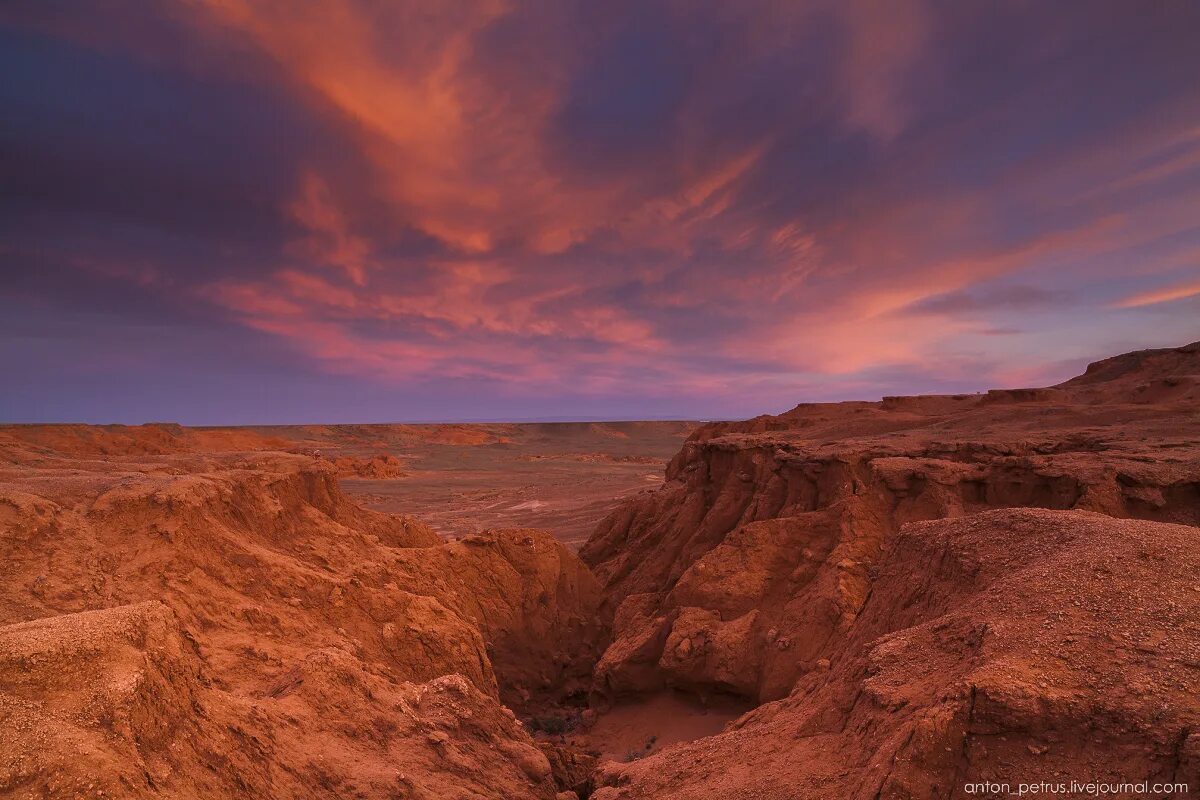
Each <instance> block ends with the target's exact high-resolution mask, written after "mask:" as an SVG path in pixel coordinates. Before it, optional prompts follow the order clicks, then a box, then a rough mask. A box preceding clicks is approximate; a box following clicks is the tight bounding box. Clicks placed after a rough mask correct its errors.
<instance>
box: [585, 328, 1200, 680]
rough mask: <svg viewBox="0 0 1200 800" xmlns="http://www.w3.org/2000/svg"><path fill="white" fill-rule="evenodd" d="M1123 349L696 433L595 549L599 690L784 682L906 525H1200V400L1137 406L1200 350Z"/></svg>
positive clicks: (827, 637) (1185, 397)
mask: <svg viewBox="0 0 1200 800" xmlns="http://www.w3.org/2000/svg"><path fill="white" fill-rule="evenodd" d="M1110 362H1112V364H1110ZM1110 362H1101V365H1100V366H1093V367H1092V368H1090V369H1089V372H1088V374H1087V375H1085V376H1082V377H1081V378H1078V379H1075V380H1074V381H1068V382H1067V383H1065V384H1062V385H1061V386H1059V387H1054V388H1053V389H1052V390H1047V391H1046V392H1041V391H1040V390H1039V391H1034V390H1028V391H1025V390H1022V391H1020V392H1010V393H996V392H993V393H988V394H986V395H974V396H954V397H947V398H910V399H909V401H908V402H904V401H902V399H899V398H890V399H889V400H887V401H884V402H882V403H877V404H870V403H847V404H830V405H815V406H812V405H810V406H802V407H798V408H797V409H795V410H793V411H791V412H788V413H787V414H784V415H781V416H780V417H778V418H757V419H755V420H750V421H748V422H746V423H720V424H717V425H714V426H709V427H707V428H703V429H701V430H699V431H697V433H696V434H695V435H694V436H693V437H692V440H691V441H689V442H688V444H687V445H686V446H685V447H684V449H683V450H682V452H680V454H679V455H678V456H676V458H675V459H674V460H673V461H672V462H671V464H670V465H669V466H668V469H667V482H666V484H665V485H664V487H663V488H662V489H661V490H659V491H657V492H654V493H647V494H642V495H639V496H637V497H636V498H634V499H633V500H632V501H631V502H629V503H628V504H626V505H625V506H624V507H623V508H621V509H620V510H618V511H617V512H615V513H614V514H612V515H610V516H609V517H608V518H607V519H606V520H605V521H604V522H602V523H601V525H600V526H599V528H598V529H597V531H596V532H595V533H594V535H593V536H592V538H591V539H590V540H589V541H588V543H587V544H586V546H585V547H584V548H583V549H582V550H581V556H582V557H583V558H584V560H585V561H587V562H588V563H589V564H591V565H592V566H593V569H594V570H595V572H596V574H597V576H598V577H599V578H600V579H601V580H602V581H603V582H604V583H605V586H606V603H607V613H609V614H612V618H613V637H614V641H613V643H612V644H611V646H610V647H609V648H608V650H607V652H606V653H605V654H604V656H603V658H602V659H601V661H600V662H599V665H598V667H597V670H596V680H595V684H594V691H595V696H596V698H597V700H598V701H599V702H601V703H605V702H608V701H610V700H612V699H614V698H616V697H619V696H621V695H628V694H636V693H642V692H648V691H654V690H657V689H660V688H663V687H677V688H684V689H688V690H691V691H694V692H696V693H698V694H701V695H704V694H706V693H711V692H730V693H735V694H738V695H742V696H745V697H747V698H750V699H752V700H757V701H761V700H771V699H776V698H781V697H784V696H786V695H787V694H788V693H789V692H790V691H791V690H792V687H793V686H794V685H795V684H796V682H797V681H798V680H800V679H801V678H802V677H804V676H805V675H807V674H809V673H812V672H814V671H817V670H820V669H821V663H822V662H823V661H824V659H825V658H826V654H827V651H828V648H829V647H830V643H831V642H836V641H840V640H841V639H842V638H844V637H845V636H847V635H849V633H850V632H851V631H852V630H853V629H854V627H855V623H856V620H857V618H858V616H859V615H860V613H861V612H862V609H863V606H864V604H865V603H866V600H867V598H868V596H869V595H870V593H871V592H872V585H873V581H872V575H873V574H874V573H875V571H876V570H877V569H878V568H879V566H880V563H881V561H880V559H881V557H882V554H883V553H884V552H885V551H886V550H887V548H888V547H889V545H890V542H891V541H892V539H893V537H894V536H895V534H896V532H897V531H898V530H899V529H900V527H901V526H902V525H904V524H905V523H909V522H915V521H920V520H932V519H943V518H955V517H962V516H966V515H971V514H975V513H978V512H981V511H984V510H987V509H995V508H1004V507H1035V508H1046V509H1060V510H1067V509H1078V510H1090V511H1097V512H1101V513H1104V514H1107V515H1110V516H1113V517H1120V518H1141V519H1148V520H1157V521H1163V522H1177V523H1185V524H1189V525H1198V524H1200V451H1198V449H1197V447H1196V444H1197V442H1200V418H1197V417H1196V415H1195V408H1196V407H1197V403H1196V397H1195V396H1194V395H1193V394H1191V393H1189V392H1190V390H1188V391H1185V392H1183V393H1182V394H1177V395H1171V396H1170V397H1169V398H1167V399H1163V397H1162V396H1161V395H1157V394H1156V395H1155V396H1154V400H1153V402H1150V401H1146V402H1142V399H1144V398H1145V397H1146V395H1147V392H1146V391H1143V390H1142V389H1141V388H1140V387H1143V386H1151V387H1154V386H1160V385H1166V384H1171V385H1174V386H1177V387H1188V386H1192V384H1193V378H1194V377H1195V376H1196V375H1197V374H1200V348H1198V347H1196V346H1194V345H1193V346H1189V347H1187V348H1179V349H1177V350H1165V351H1148V352H1147V353H1145V354H1141V355H1137V354H1135V355H1134V356H1125V357H1119V358H1117V359H1112V360H1110ZM1113 364H1115V366H1113ZM1139 398H1141V399H1139Z"/></svg>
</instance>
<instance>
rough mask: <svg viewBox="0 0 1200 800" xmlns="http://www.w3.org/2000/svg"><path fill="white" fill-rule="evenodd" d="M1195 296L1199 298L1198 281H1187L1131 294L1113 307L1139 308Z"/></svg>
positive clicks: (1199, 288)
mask: <svg viewBox="0 0 1200 800" xmlns="http://www.w3.org/2000/svg"><path fill="white" fill-rule="evenodd" d="M1197 296H1200V281H1189V282H1187V283H1181V284H1176V285H1175V286H1167V287H1164V288H1162V289H1151V290H1150V291H1147V292H1138V293H1137V294H1132V295H1129V296H1128V297H1125V298H1123V299H1121V300H1118V301H1117V302H1116V303H1114V304H1113V306H1114V307H1116V308H1140V307H1142V306H1153V305H1158V304H1159V303H1170V302H1174V301H1175V300H1186V299H1187V298H1189V297H1197Z"/></svg>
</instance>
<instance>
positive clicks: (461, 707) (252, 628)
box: [0, 452, 599, 799]
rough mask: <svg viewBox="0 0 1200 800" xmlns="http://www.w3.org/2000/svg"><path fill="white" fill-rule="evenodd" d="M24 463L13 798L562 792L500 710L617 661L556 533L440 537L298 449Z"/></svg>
mask: <svg viewBox="0 0 1200 800" xmlns="http://www.w3.org/2000/svg"><path fill="white" fill-rule="evenodd" d="M24 457H26V456H25V455H20V456H18V457H17V458H13V459H12V460H10V463H9V464H8V465H7V466H2V465H0V530H2V535H0V564H3V567H2V568H0V569H2V579H0V624H2V625H5V626H6V627H3V628H0V728H3V729H4V730H6V731H8V732H14V731H15V732H16V733H15V735H6V736H5V738H4V740H3V741H2V742H0V794H3V795H5V796H17V797H22V796H29V797H44V796H45V797H74V796H76V793H77V792H80V791H83V790H85V789H88V783H91V784H92V788H91V789H88V791H92V792H94V791H96V790H103V791H104V792H105V793H106V794H105V795H104V796H108V797H151V796H153V797H159V796H179V797H192V796H197V793H198V794H200V795H203V796H214V797H235V796H236V797H263V798H266V797H281V796H286V797H333V796H337V797H348V796H355V797H359V796H361V797H380V798H382V797H387V798H394V797H406V798H407V797H412V798H431V799H432V798H443V797H463V798H467V797H470V798H478V797H495V798H508V797H545V798H553V797H554V796H555V794H556V793H557V792H558V791H559V790H560V789H561V788H562V787H560V786H558V785H556V783H555V780H554V775H553V774H552V772H551V768H550V764H549V762H548V760H547V758H546V756H545V755H544V754H543V752H542V751H541V750H540V749H539V748H538V747H537V746H536V745H535V743H534V742H533V740H532V739H531V738H530V737H529V735H528V734H527V733H526V732H525V730H524V729H523V727H522V726H521V725H520V723H519V722H517V720H516V717H515V716H514V714H513V712H512V711H511V710H509V709H508V708H506V707H504V706H503V705H502V704H501V699H502V698H504V699H505V700H508V701H509V702H510V703H512V704H513V705H518V706H519V705H520V704H521V703H523V702H525V701H526V700H528V699H530V698H533V699H535V700H536V699H538V698H539V697H550V696H554V695H556V694H558V693H561V692H563V691H571V689H570V687H571V686H572V685H573V684H574V685H576V686H578V687H582V686H584V685H585V684H586V681H587V676H588V675H589V673H590V667H591V664H592V663H593V662H594V660H595V658H596V656H597V655H598V652H597V649H596V644H597V640H598V638H599V628H598V625H597V622H596V608H597V606H598V603H599V587H598V585H597V584H596V582H595V581H594V579H592V577H591V575H590V574H589V573H588V571H587V569H586V568H585V567H584V566H583V565H582V564H581V563H580V562H579V561H578V559H576V558H575V557H574V556H573V555H572V554H571V553H569V552H568V551H567V550H566V548H564V547H563V546H562V545H561V544H560V543H558V542H556V541H554V540H553V539H552V538H551V537H549V536H548V535H547V534H544V533H540V532H537V531H527V530H515V531H495V532H488V533H486V534H483V535H479V536H476V537H472V538H471V539H470V540H469V541H462V542H454V543H443V542H442V541H441V540H440V539H439V538H438V537H437V536H435V535H434V534H433V533H432V532H431V531H430V530H429V529H428V528H426V527H424V526H423V525H421V524H420V523H417V522H415V521H413V520H410V519H405V518H400V517H392V516H388V515H382V514H375V513H372V512H368V511H364V510H362V509H360V508H358V507H356V506H354V505H353V504H352V503H350V502H348V501H347V500H346V499H345V498H344V497H343V496H342V494H341V492H340V491H339V489H338V486H337V483H336V480H335V477H334V473H333V471H332V469H331V468H330V467H328V466H322V465H320V464H318V463H317V462H315V461H313V460H312V459H310V458H306V457H301V456H289V455H284V454H271V453H254V454H228V455H204V456H193V455H176V456H160V455H153V454H151V455H139V456H138V457H137V458H136V459H133V460H128V461H118V460H114V458H115V457H113V456H109V457H107V458H106V459H105V460H96V461H90V460H86V459H84V460H80V459H79V458H78V457H71V458H63V457H56V456H54V455H52V454H49V453H46V452H39V453H37V454H35V456H34V457H33V458H32V460H31V461H25V462H24V463H22V462H21V461H19V460H18V459H19V458H24ZM81 750H82V752H84V753H85V754H86V756H85V757H83V758H79V759H75V760H72V754H74V753H76V752H77V751H81ZM193 787H195V788H193ZM89 796H92V795H89ZM97 796H98V795H97Z"/></svg>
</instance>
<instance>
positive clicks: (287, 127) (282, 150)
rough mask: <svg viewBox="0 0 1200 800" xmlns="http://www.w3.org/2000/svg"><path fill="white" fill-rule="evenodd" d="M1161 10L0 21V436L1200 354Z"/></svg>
mask: <svg viewBox="0 0 1200 800" xmlns="http://www.w3.org/2000/svg"><path fill="white" fill-rule="evenodd" d="M1197 40H1200V3H1196V2H1194V0H1162V1H1161V2H1154V3H1143V2H1138V1H1137V0H1126V2H1118V3H1113V2H1105V1H1104V0H1061V2H1054V3H1046V2H1041V0H1037V1H1036V2H1019V0H1006V1H1005V2H1001V3H984V2H959V1H958V0H944V1H942V2H934V1H932V0H930V1H929V2H925V1H924V0H814V2H760V1H759V0H730V1H729V2H705V0H678V1H675V0H672V1H669V2H664V1H660V0H633V1H632V2H624V0H605V1H604V2H595V0H590V1H588V2H576V1H574V0H545V1H544V2H540V1H539V2H506V1H504V0H481V1H480V2H468V1H466V0H464V1H463V2H458V1H457V0H446V1H444V2H443V1H442V0H439V1H438V2H431V0H421V1H419V2H410V1H409V0H397V2H379V1H378V0H178V2H168V0H150V1H149V2H147V0H106V2H103V3H85V2H82V1H81V0H7V2H5V3H3V4H0V101H2V102H3V108H4V119H3V124H0V187H2V188H0V421H8V422H37V421H83V422H124V423H140V422H146V421H168V420H169V421H178V422H182V423H185V424H254V423H298V422H389V421H431V420H505V419H512V420H516V419H521V420H524V419H596V418H600V419H604V418H611V419H617V418H624V419H629V418H705V419H709V418H740V417H747V416H752V415H755V414H759V413H778V412H780V411H783V410H785V409H788V408H790V407H792V406H794V405H795V404H797V403H799V402H809V401H826V400H842V399H877V398H879V397H880V396H883V395H895V394H914V393H930V392H964V391H980V390H984V389H987V388H994V387H1016V386H1030V385H1048V384H1052V383H1056V382H1058V381H1061V380H1064V379H1066V378H1068V377H1070V376H1071V375H1074V374H1077V373H1078V372H1080V371H1081V370H1082V368H1083V366H1084V365H1085V364H1086V363H1087V362H1088V361H1091V360H1095V359H1096V358H1100V357H1104V356H1108V355H1113V354H1116V353H1120V352H1124V351H1128V350H1133V349H1139V348H1144V347H1162V346H1173V345H1181V344H1184V343H1187V342H1190V341H1194V340H1197V339H1200V47H1197V46H1196V42H1197Z"/></svg>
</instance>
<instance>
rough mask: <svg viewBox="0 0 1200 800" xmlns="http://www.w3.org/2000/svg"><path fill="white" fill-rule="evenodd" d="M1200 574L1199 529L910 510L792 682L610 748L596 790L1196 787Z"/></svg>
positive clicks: (948, 793) (695, 793)
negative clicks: (690, 734)
mask: <svg viewBox="0 0 1200 800" xmlns="http://www.w3.org/2000/svg"><path fill="white" fill-rule="evenodd" d="M1196 575H1200V531H1198V530H1197V529H1196V528H1193V527H1189V526H1183V525H1165V524H1160V523H1151V522H1142V521H1134V520H1114V519H1112V518H1109V517H1106V516H1102V515H1099V514H1091V513H1086V512H1078V511H1046V510H1041V509H1036V510H1034V509H1020V510H1000V511H988V512H985V513H982V514H978V515H975V516H971V517H967V518H962V519H955V520H941V521H936V522H925V523H913V524H910V525H907V526H905V527H904V528H903V529H902V530H901V531H900V533H899V534H898V535H896V536H895V537H893V539H892V541H891V542H890V544H889V546H888V548H887V551H886V552H885V554H884V555H883V556H882V558H881V559H880V566H879V572H878V577H877V579H876V580H875V582H874V584H873V587H872V591H871V594H870V597H869V599H867V601H866V602H865V603H864V605H863V607H862V608H861V610H860V612H859V615H858V620H857V622H856V623H855V625H854V626H853V628H852V629H850V630H849V631H848V632H847V634H846V635H845V636H841V637H836V638H834V639H831V640H830V641H829V642H827V643H826V644H825V646H824V647H823V648H821V649H820V650H819V654H820V656H821V661H820V664H819V665H818V666H817V667H816V668H815V669H813V670H811V671H810V672H808V673H806V674H805V675H804V676H803V677H802V678H801V679H800V680H799V681H798V682H797V684H796V685H795V687H794V688H793V689H792V690H791V691H790V692H789V693H788V695H787V696H786V697H785V698H783V699H781V700H777V701H775V702H772V703H768V704H766V705H764V706H761V707H760V708H758V709H756V710H755V711H753V712H751V713H750V714H748V715H746V716H745V717H743V718H742V719H741V720H740V721H739V722H737V723H735V724H734V726H733V728H732V729H731V730H728V731H727V732H725V733H722V734H719V735H717V736H715V737H711V738H708V739H703V740H700V741H697V742H693V743H690V744H685V745H680V746H677V747H674V748H671V749H669V750H666V751H664V752H663V753H661V754H659V755H655V756H651V757H649V758H647V759H645V760H642V761H638V762H635V763H632V764H628V765H618V764H613V763H610V764H609V765H608V766H607V768H606V774H605V777H604V782H605V783H607V784H609V785H610V786H609V787H608V788H604V789H601V790H600V791H598V792H597V793H595V794H594V795H593V797H594V798H595V800H615V798H622V799H625V798H628V799H632V798H658V799H664V800H665V799H666V798H673V799H677V800H683V799H684V798H688V799H689V800H690V799H691V798H696V799H697V800H699V798H711V797H728V798H761V800H775V799H776V798H778V799H779V800H783V798H789V799H790V800H804V799H805V798H813V799H814V800H815V799H816V798H829V797H839V798H847V800H850V799H851V798H951V797H968V796H972V794H971V793H970V792H969V791H968V789H967V786H968V784H981V783H1006V782H1008V783H1011V784H1012V785H1011V790H1012V792H1013V793H1014V794H1015V793H1016V792H1017V791H1018V786H1017V782H1018V781H1023V782H1026V783H1035V782H1038V783H1048V784H1051V785H1054V786H1057V785H1059V784H1063V783H1066V784H1068V786H1069V783H1070V781H1071V780H1073V779H1074V780H1078V781H1081V782H1085V781H1098V782H1106V783H1120V782H1128V781H1131V780H1146V781H1148V782H1150V783H1155V782H1158V783H1166V782H1184V783H1188V784H1190V786H1192V787H1195V786H1196V785H1197V780H1200V727H1198V725H1200V660H1198V654H1200V584H1197V583H1196ZM975 796H997V795H996V794H990V793H985V792H979V793H976V795H975ZM999 796H1004V794H1003V793H1001V794H1000V795H999ZM1060 796H1074V797H1079V796H1084V794H1083V793H1082V792H1078V793H1074V794H1066V793H1060ZM1110 796H1120V797H1149V796H1162V795H1161V794H1151V793H1138V792H1132V791H1127V792H1117V793H1114V794H1113V795H1110Z"/></svg>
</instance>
